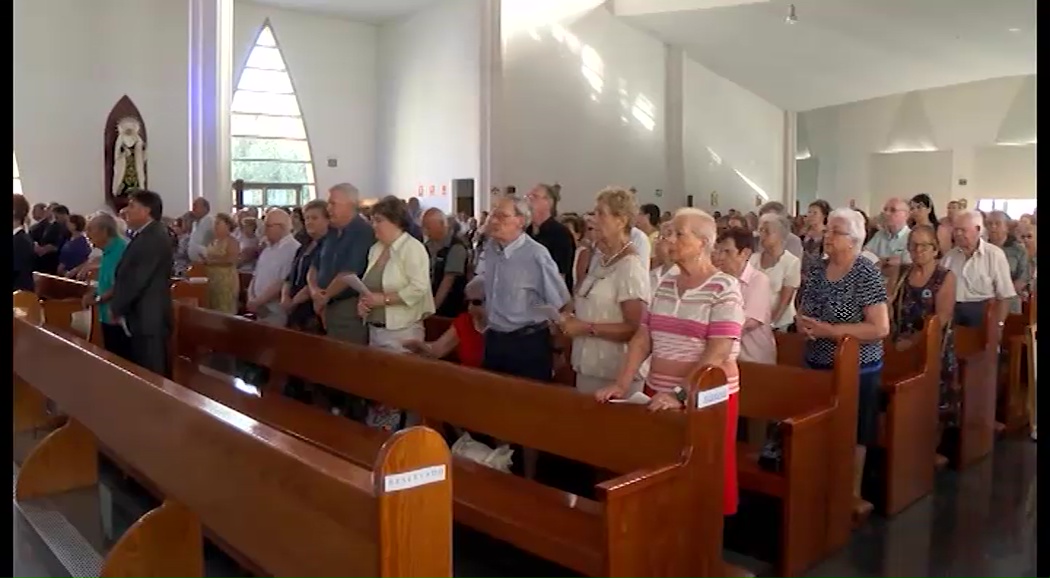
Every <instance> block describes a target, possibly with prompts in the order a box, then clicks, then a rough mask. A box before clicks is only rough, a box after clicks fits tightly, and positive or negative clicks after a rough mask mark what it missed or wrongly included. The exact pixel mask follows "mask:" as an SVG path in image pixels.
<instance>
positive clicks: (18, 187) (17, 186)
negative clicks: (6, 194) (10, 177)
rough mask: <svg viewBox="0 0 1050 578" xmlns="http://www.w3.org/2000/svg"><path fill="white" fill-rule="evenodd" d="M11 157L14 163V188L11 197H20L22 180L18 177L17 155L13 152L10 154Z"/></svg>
mask: <svg viewBox="0 0 1050 578" xmlns="http://www.w3.org/2000/svg"><path fill="white" fill-rule="evenodd" d="M11 157H12V160H14V163H15V187H14V192H13V193H12V194H13V195H21V194H22V179H21V178H20V177H19V176H18V155H16V154H15V153H14V152H12V153H11Z"/></svg>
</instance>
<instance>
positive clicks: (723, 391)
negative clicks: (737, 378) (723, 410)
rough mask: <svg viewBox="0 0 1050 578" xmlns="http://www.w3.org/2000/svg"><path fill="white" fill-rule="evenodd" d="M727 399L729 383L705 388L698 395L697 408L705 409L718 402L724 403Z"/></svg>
mask: <svg viewBox="0 0 1050 578" xmlns="http://www.w3.org/2000/svg"><path fill="white" fill-rule="evenodd" d="M727 399H729V384H726V385H720V386H718V387H715V388H712V389H705V390H704V391H701V392H700V393H698V394H697V396H696V409H704V408H705V407H709V406H712V405H715V404H716V403H722V402H724V401H726V400H727Z"/></svg>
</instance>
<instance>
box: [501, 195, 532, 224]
mask: <svg viewBox="0 0 1050 578" xmlns="http://www.w3.org/2000/svg"><path fill="white" fill-rule="evenodd" d="M503 198H504V199H507V200H509V201H511V202H512V203H513V204H514V214H515V215H517V216H519V217H521V218H523V219H525V226H526V227H528V226H529V225H531V224H532V207H531V206H530V205H529V200H528V199H526V198H525V197H519V196H517V195H510V196H506V197H503Z"/></svg>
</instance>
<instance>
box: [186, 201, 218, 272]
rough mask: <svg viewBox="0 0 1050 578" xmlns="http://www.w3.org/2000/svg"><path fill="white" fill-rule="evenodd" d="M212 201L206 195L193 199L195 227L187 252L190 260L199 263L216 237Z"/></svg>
mask: <svg viewBox="0 0 1050 578" xmlns="http://www.w3.org/2000/svg"><path fill="white" fill-rule="evenodd" d="M209 213H211V203H209V202H208V199H205V198H204V197H197V198H196V199H193V208H192V209H190V215H191V216H192V217H193V228H192V229H190V242H189V248H188V250H187V253H189V256H190V261H193V262H194V263H198V262H201V261H203V260H204V252H205V251H206V250H207V249H208V245H210V244H211V242H212V239H214V238H215V218H214V217H212V216H211V215H210V214H209Z"/></svg>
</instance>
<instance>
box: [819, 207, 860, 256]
mask: <svg viewBox="0 0 1050 578" xmlns="http://www.w3.org/2000/svg"><path fill="white" fill-rule="evenodd" d="M835 219H842V220H843V221H844V222H845V223H846V227H847V228H846V235H847V236H848V237H849V238H850V239H851V240H852V241H853V246H854V247H855V248H856V249H857V252H860V250H861V248H863V247H864V239H865V238H867V236H868V231H867V230H866V228H867V227H866V224H865V222H864V215H862V214H860V213H858V212H857V211H854V210H853V209H835V210H834V211H831V214H830V215H828V224H829V225H830V224H831V222H832V221H834V220H835Z"/></svg>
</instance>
